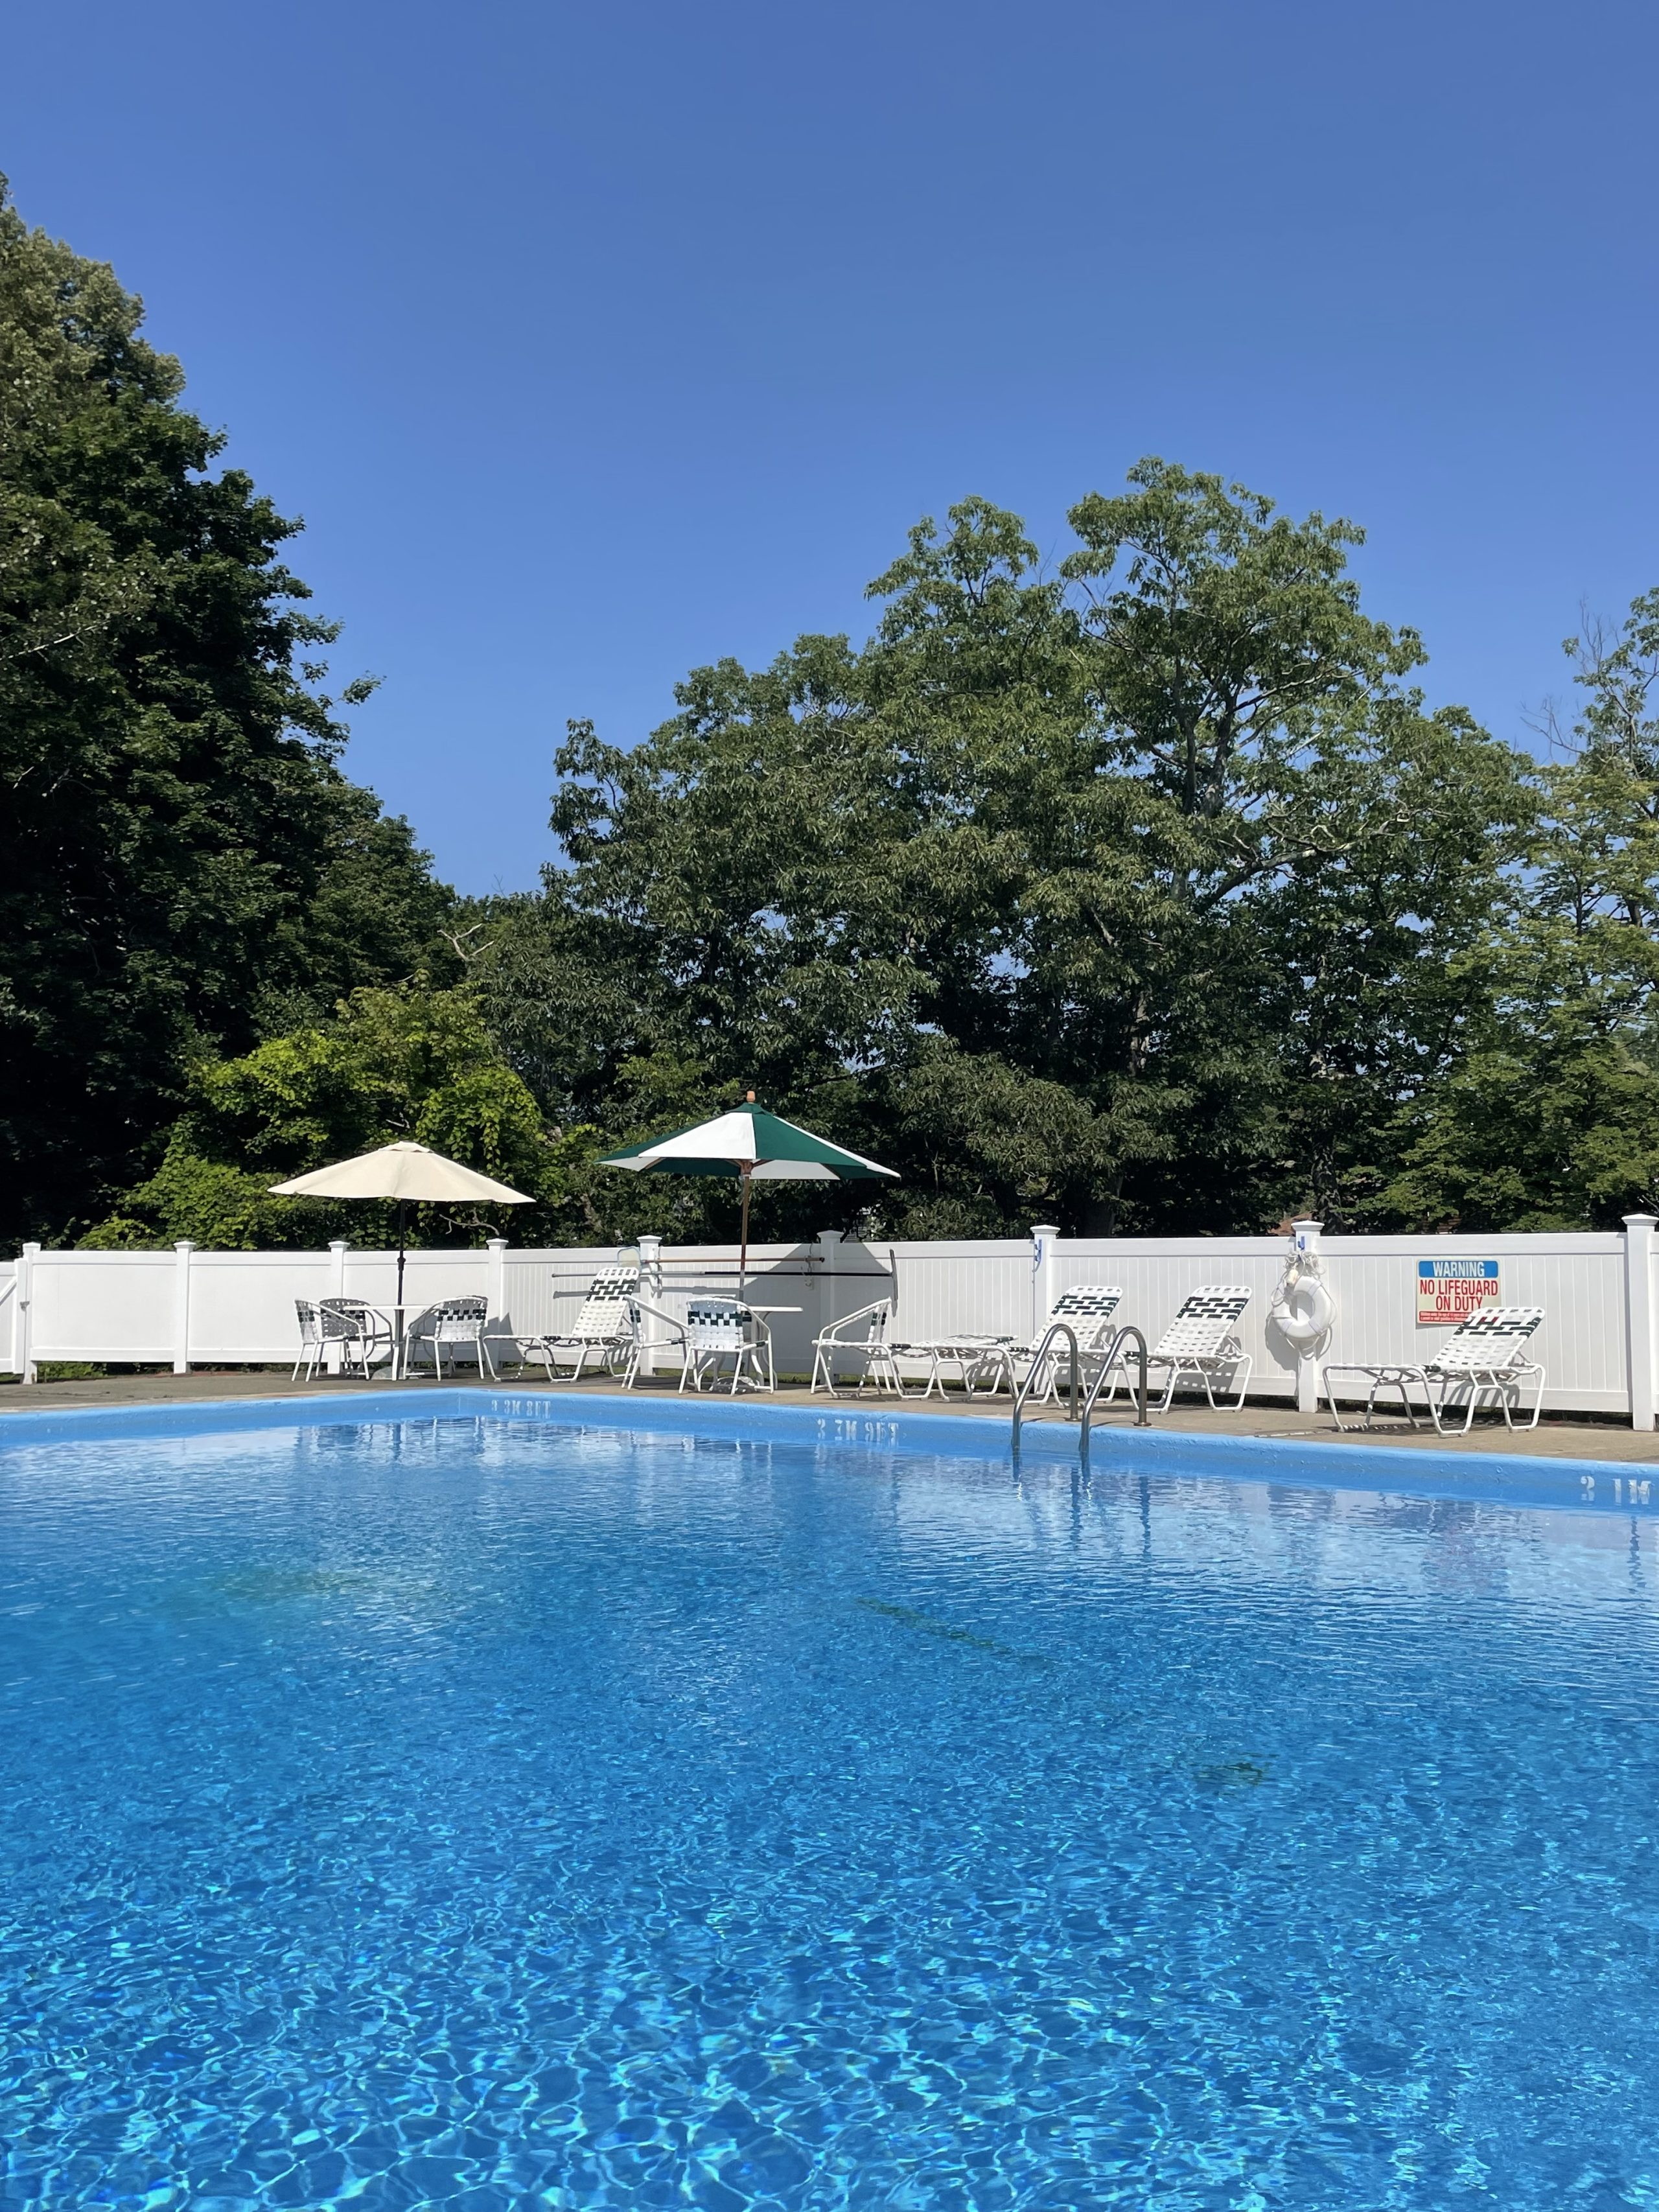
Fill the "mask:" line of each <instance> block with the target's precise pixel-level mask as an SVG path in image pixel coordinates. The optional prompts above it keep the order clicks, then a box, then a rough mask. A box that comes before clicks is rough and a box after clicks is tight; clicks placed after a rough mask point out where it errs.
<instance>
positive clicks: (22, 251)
mask: <svg viewBox="0 0 1659 2212" xmlns="http://www.w3.org/2000/svg"><path fill="white" fill-rule="evenodd" d="M140 318H141V308H140V305H139V302H138V301H137V300H136V299H135V298H133V297H132V296H131V295H130V294H128V293H126V292H125V291H124V290H123V289H122V288H121V287H120V285H119V284H118V283H117V282H116V279H115V277H114V276H113V275H112V272H111V271H110V270H108V269H107V268H106V267H104V266H101V265H100V264H96V263H94V262H89V261H87V260H84V259H82V258H80V257H78V256H77V255H76V254H74V253H72V252H70V250H69V248H68V247H67V246H63V245H60V244H58V243H57V242H56V241H54V240H52V239H50V238H48V237H46V235H45V234H42V233H40V232H39V231H30V230H28V229H27V228H25V226H24V225H23V223H22V222H21V220H20V219H19V218H18V216H16V214H15V211H14V210H12V209H11V207H10V205H9V202H8V201H7V199H6V197H5V194H4V189H3V183H0V789H3V793H4V804H3V805H0V1152H3V1155H4V1157H5V1160H6V1163H7V1171H6V1173H5V1175H4V1176H3V1178H0V1193H3V1195H0V1235H8V1234H9V1235H12V1236H15V1235H17V1234H19V1233H27V1232H33V1233H37V1234H42V1233H43V1234H46V1235H52V1234H56V1233H60V1232H62V1231H64V1230H65V1229H66V1228H68V1227H69V1226H70V1225H71V1224H73V1223H74V1222H75V1220H76V1218H80V1219H82V1220H84V1219H86V1218H88V1214H89V1212H91V1210H92V1209H93V1208H94V1207H95V1206H97V1205H98V1204H99V1203H100V1194H101V1196H102V1200H103V1201H104V1202H106V1200H107V1194H109V1192H110V1191H111V1190H112V1189H114V1188H120V1187H121V1185H122V1184H124V1183H125V1182H130V1181H131V1178H132V1176H133V1175H134V1173H135V1172H136V1170H137V1168H138V1167H139V1166H140V1164H142V1163H143V1161H144V1160H145V1158H146V1157H147V1155H150V1154H152V1153H153V1148H154V1146H155V1142H156V1140H157V1136H158V1133H159V1132H160V1131H161V1129H162V1128H164V1127H165V1126H166V1125H167V1123H168V1122H169V1121H171V1120H172V1118H173V1115H175V1114H176V1113H177V1111H178V1109H179V1103H180V1101H181V1099H182V1097H183V1095H184V1091H185V1083H186V1080H187V1076H188V1070H189V1068H190V1066H191V1064H192V1063H193V1061H194V1060H196V1059H197V1057H199V1056H200V1055H201V1054H204V1053H212V1052H215V1051H221V1050H223V1051H229V1052H232V1053H235V1052H240V1051H241V1050H243V1049H245V1048H246V1047H247V1046H249V1045H250V1044H252V1042H254V1041H255V1039H256V1038H257V1037H258V1036H259V1035H260V1034H261V1033H262V1031H263V1030H267V1029H269V1028H270V1027H271V1026H273V1025H276V1026H281V1025H282V1024H285V1023H289V1022H292V1021H294V1020H295V1019H297V1018H303V1017H304V1016H305V1015H307V1014H308V1013H312V1012H320V1011H322V1010H324V1009H325V1008H326V1007H327V1006H330V1005H331V1004H332V1002H333V1001H334V1000H335V999H336V998H337V997H338V996H339V995H340V994H341V993H343V992H345V991H349V990H351V989H353V988H355V987H359V986H362V985H366V984H369V983H374V982H377V981H393V980H396V979H397V978H398V977H401V976H404V975H408V974H410V973H411V972H413V970H414V969H416V967H417V966H420V965H421V964H422V963H427V964H431V963H435V962H436V961H437V960H439V958H440V957H441V945H440V944H439V943H438V942H437V941H436V940H437V933H438V931H439V928H440V925H441V923H442V921H443V920H444V918H445V915H446V913H447V905H448V895H447V893H446V892H444V891H443V890H441V887H439V886H437V885H435V884H434V883H433V881H432V879H431V876H430V873H429V871H428V866H427V864H426V860H425V858H424V856H423V855H422V854H418V853H417V852H416V850H415V848H414V846H413V843H412V841H411V839H410V834H409V831H408V829H407V826H406V825H405V824H404V823H402V822H398V821H392V820H388V819H387V818H386V817H384V816H383V815H382V814H381V812H380V808H379V805H378V804H377V803H376V801H375V800H374V798H373V796H372V795H371V794H370V793H367V792H364V791H362V790H359V789H357V788H356V787H354V786H352V785H351V784H349V782H347V781H346V780H345V779H344V777H343V775H341V774H340V772H339V770H338V768H337V766H336V764H335V762H336V756H337V753H338V750H339V748H340V746H341V744H343V740H344V737H345V730H344V726H343V724H342V723H341V722H340V721H339V720H338V719H337V705H339V704H349V703H350V702H352V701H353V700H355V699H357V698H360V697H362V696H363V695H364V692H365V690H367V689H368V688H369V687H368V685H367V684H364V683H359V684H348V685H347V686H346V687H345V688H344V689H343V690H341V691H340V692H339V693H338V694H337V697H335V696H331V695H330V694H329V693H328V692H327V691H326V690H323V689H322V688H321V686H322V685H323V684H324V683H325V676H326V671H325V667H324V665H323V664H322V662H321V661H320V659H318V658H317V657H316V656H317V655H318V653H319V651H320V650H321V648H323V647H325V646H326V645H327V644H328V642H329V641H331V639H332V637H333V635H334V631H333V629H332V628H331V626H330V625H328V624H326V623H321V622H319V620H317V619H316V618H315V617H313V616H312V615H310V614H308V613H307V612H306V611H304V602H305V600H306V599H307V592H306V589H305V586H303V585H302V584H301V583H300V582H299V581H298V580H296V579H295V577H294V576H293V575H291V574H289V571H288V570H287V568H285V567H284V566H283V562H282V560H281V557H280V556H281V548H282V547H283V544H284V542H285V541H286V540H287V539H288V538H290V537H292V535H293V534H294V532H295V528H296V527H297V526H296V525H295V524H292V523H289V522H287V521H285V520H283V518H282V517H281V516H279V515H278V514H277V513H276V511H275V509H274V508H273V507H271V505H270V502H269V501H267V500H264V499H263V498H261V497H260V496H259V495H258V494H257V493H256V491H255V490H254V489H253V486H252V483H250V482H249V480H248V478H247V477H246V476H245V475H243V474H242V473H241V472H240V471H236V470H225V471H221V472H220V473H218V474H217V475H216V474H214V473H213V464H214V461H215V459H216V455H217V453H218V452H219V450H220V447H221V444H222V441H221V440H220V439H219V438H217V437H216V436H215V435H213V434H211V433H210V431H209V430H208V429H207V428H205V427H204V425H203V423H202V422H199V421H198V420H197V418H196V416H193V415H191V413H190V412H189V411H188V410H186V409H185V408H184V407H183V406H182V405H181V404H179V392H180V390H181V388H182V385H183V376H182V373H181V371H180V370H179V366H178V364H177V362H174V361H173V360H171V359H170V358H168V357H167V356H166V355H163V354H160V353H157V352H155V350H154V349H152V348H151V347H149V345H148V344H146V343H144V341H143V339H142V338H141V337H139V336H138V329H139V323H140Z"/></svg>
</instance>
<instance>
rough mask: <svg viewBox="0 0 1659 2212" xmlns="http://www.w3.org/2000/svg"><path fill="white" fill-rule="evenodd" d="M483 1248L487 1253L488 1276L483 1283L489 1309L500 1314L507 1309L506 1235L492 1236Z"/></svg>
mask: <svg viewBox="0 0 1659 2212" xmlns="http://www.w3.org/2000/svg"><path fill="white" fill-rule="evenodd" d="M484 1250H485V1251H486V1252H488V1253H489V1272H488V1278H487V1280H486V1283H485V1292H486V1295H487V1296H488V1297H489V1310H490V1312H491V1313H493V1314H502V1313H505V1312H506V1311H507V1239H506V1237H491V1238H490V1240H489V1243H487V1244H486V1245H485V1246H484Z"/></svg>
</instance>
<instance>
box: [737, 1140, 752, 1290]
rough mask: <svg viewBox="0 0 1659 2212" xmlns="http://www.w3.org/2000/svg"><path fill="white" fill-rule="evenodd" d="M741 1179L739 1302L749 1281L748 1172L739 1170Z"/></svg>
mask: <svg viewBox="0 0 1659 2212" xmlns="http://www.w3.org/2000/svg"><path fill="white" fill-rule="evenodd" d="M738 1174H739V1175H740V1176H742V1178H743V1243H742V1246H741V1248H740V1249H739V1251H738V1300H739V1302H741V1300H742V1297H743V1293H744V1285H745V1284H746V1283H747V1282H748V1280H749V1177H750V1170H749V1169H748V1168H740V1169H739V1170H738Z"/></svg>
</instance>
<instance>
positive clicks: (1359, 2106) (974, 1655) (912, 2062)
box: [0, 1417, 1659, 2212]
mask: <svg viewBox="0 0 1659 2212" xmlns="http://www.w3.org/2000/svg"><path fill="white" fill-rule="evenodd" d="M20 1433H21V1432H19V1431H12V1432H11V1434H12V1437H13V1438H14V1439H15V1437H17V1435H18V1434H20ZM911 1433H915V1434H921V1433H922V1432H921V1431H915V1432H911ZM982 1434H983V1432H982V1431H981V1435H982ZM994 1441H998V1440H987V1444H994ZM984 1448H987V1447H986V1446H981V1449H984ZM1130 1448H1131V1447H1130V1446H1128V1445H1127V1444H1121V1445H1120V1444H1115V1443H1114V1442H1113V1441H1112V1440H1111V1439H1109V1438H1106V1437H1103V1438H1100V1439H1098V1440H1097V1460H1096V1465H1095V1468H1094V1469H1093V1472H1092V1474H1091V1478H1090V1479H1089V1480H1087V1481H1086V1482H1085V1481H1083V1480H1080V1479H1079V1477H1078V1476H1077V1475H1076V1474H1074V1473H1073V1471H1072V1470H1071V1469H1069V1468H1067V1467H1066V1466H1065V1465H1064V1464H1061V1463H1058V1462H1053V1461H1043V1460H1041V1459H1040V1460H1039V1461H1038V1462H1036V1464H1028V1465H1027V1466H1026V1467H1025V1468H1024V1470H1023V1471H1022V1473H1021V1474H1018V1476H1016V1475H1015V1474H1014V1473H1013V1472H1012V1470H1011V1468H1009V1466H1008V1465H1007V1464H1006V1462H997V1461H995V1460H984V1459H973V1458H964V1457H943V1456H933V1455H929V1454H927V1452H925V1451H917V1450H915V1449H902V1448H892V1447H891V1446H886V1445H883V1444H881V1443H855V1444H854V1445H851V1446H849V1445H848V1444H846V1443H839V1442H836V1440H835V1439H834V1437H826V1439H825V1441H824V1442H823V1443H819V1442H818V1441H817V1439H816V1438H815V1437H814V1436H813V1434H811V1432H804V1433H801V1434H799V1435H797V1436H795V1437H791V1436H790V1435H789V1434H788V1433H787V1432H785V1431H779V1432H777V1433H775V1434H766V1433H759V1432H756V1433H750V1434H748V1435H746V1436H745V1435H744V1433H742V1432H741V1431H740V1428H738V1429H734V1432H733V1433H732V1434H728V1435H722V1434H720V1433H719V1432H718V1431H717V1430H716V1429H714V1428H711V1429H710V1430H709V1431H707V1432H704V1433H700V1434H697V1435H694V1436H685V1435H677V1434H675V1433H672V1432H671V1431H656V1432H650V1431H636V1432H631V1433H630V1432H626V1431H608V1432H605V1431H590V1432H587V1433H576V1432H573V1431H567V1430H562V1429H560V1428H558V1427H556V1426H550V1425H549V1424H548V1423H547V1422H546V1421H545V1420H543V1421H535V1420H530V1419H525V1420H513V1419H477V1418H459V1417H458V1418H453V1419H419V1420H404V1421H402V1422H387V1423H384V1424H380V1425H374V1424H364V1425H313V1426H311V1427H309V1428H295V1427H265V1428H258V1427H250V1428H245V1429H241V1430H239V1431H227V1432H222V1433H221V1432H214V1431H211V1430H202V1431H198V1432H196V1433H192V1434H189V1435H185V1436H182V1437H179V1436H173V1437H170V1436H167V1435H165V1434H160V1433H156V1434H148V1435H146V1434H127V1435H121V1434H118V1433H115V1432H112V1431H111V1432H100V1431H97V1430H95V1429H92V1430H88V1431H86V1432H85V1433H82V1434H79V1435H77V1434H76V1433H74V1432H73V1431H70V1432H68V1433H65V1434H64V1435H62V1436H60V1437H58V1438H57V1439H56V1440H54V1439H53V1437H52V1436H51V1434H50V1433H48V1434H47V1435H46V1437H44V1438H43V1440H41V1441H39V1442H33V1443H30V1442H27V1441H26V1442H23V1443H18V1442H16V1441H15V1440H14V1441H13V1442H12V1443H10V1445H9V1448H7V1449H0V1698H3V1706H0V1782H3V1788H0V1807H3V1818H0V2159H3V2164H0V2172H3V2176H4V2179H3V2181H0V2203H3V2204H4V2205H5V2206H8V2207H10V2206H24V2205H28V2206H35V2205H38V2206H42V2207H68V2206H82V2205H87V2206H91V2205H98V2206H119V2207H134V2208H137V2207H145V2208H152V2212H160V2209H161V2208H174V2207H177V2208H185V2207H189V2208H190V2212H233V2208H234V2212H252V2208H256V2207H258V2208H261V2212H263V2208H265V2207H270V2206H291V2207H320V2206H332V2205H336V2204H350V2205H355V2206H361V2207H364V2208H368V2212H381V2208H390V2207H398V2208H404V2207H416V2206H428V2205H444V2206H454V2207H458V2208H467V2212H486V2208H489V2212H494V2208H502V2212H505V2208H508V2207H514V2208H516V2207H520V2206H560V2207H582V2208H588V2207H595V2206H604V2207H611V2206H617V2207H620V2206H628V2207H630V2208H644V2207H656V2206H664V2207H666V2206H704V2207H708V2208H712V2212H750V2209H751V2208H767V2212H781V2208H791V2212H794V2208H803V2209H804V2212H805V2209H807V2208H810V2212H819V2208H838V2207H843V2206H845V2207H860V2208H863V2207H872V2208H873V2207H878V2206H879V2207H896V2208H914V2212H934V2208H945V2212H948V2209H949V2208H961V2209H962V2212H969V2208H971V2212H991V2208H996V2207H1004V2206H1006V2207H1011V2208H1012V2207H1020V2208H1025V2207H1034V2208H1035V2207H1042V2208H1054V2212H1062V2208H1064V2212H1073V2208H1092V2207H1097V2206H1099V2207H1124V2208H1131V2207H1132V2208H1134V2212H1200V2208H1201V2212H1211V2208H1215V2212H1220V2208H1228V2212H1267V2208H1279V2207H1305V2208H1318V2212H1327V2208H1334V2207H1344V2208H1358V2212H1371V2208H1396V2207H1397V2208H1412V2212H1416V2208H1424V2212H1429V2208H1434V2212H1443V2208H1449V2207H1461V2206H1492V2207H1500V2208H1503V2212H1532V2208H1534V2207H1535V2208H1546V2207H1547V2208H1549V2212H1561V2209H1562V2208H1568V2207H1571V2208H1582V2212H1611V2208H1613V2207H1615V2206H1618V2207H1623V2206H1659V1887H1656V1863H1655V1855H1654V1846H1655V1827H1656V1820H1659V1706H1656V1702H1655V1680H1656V1675H1655V1658H1656V1650H1659V1632H1656V1631H1659V1622H1656V1594H1659V1559H1656V1553H1655V1543H1654V1536H1655V1528H1654V1522H1653V1513H1652V1511H1650V1509H1648V1508H1647V1506H1646V1505H1645V1504H1644V1505H1643V1506H1642V1507H1641V1508H1640V1509H1639V1510H1622V1493H1621V1510H1611V1509H1609V1507H1608V1504H1607V1491H1606V1482H1607V1479H1608V1478H1607V1477H1606V1476H1604V1477H1603V1488H1602V1491H1601V1501H1600V1506H1599V1508H1598V1510H1595V1511H1589V1510H1571V1509H1572V1508H1573V1506H1574V1504H1575V1493H1576V1492H1577V1481H1576V1480H1574V1478H1572V1477H1571V1474H1563V1473H1561V1472H1560V1471H1557V1474H1556V1475H1555V1478H1554V1480H1555V1481H1556V1485H1557V1490H1556V1494H1557V1495H1558V1497H1559V1498H1560V1500H1561V1501H1562V1506H1563V1510H1549V1509H1543V1508H1539V1507H1536V1506H1530V1505H1525V1504H1516V1503H1513V1502H1509V1501H1506V1500H1505V1499H1504V1498H1502V1497H1496V1496H1486V1497H1474V1496H1470V1497H1467V1498H1455V1497H1435V1496H1430V1495H1425V1494H1417V1493H1414V1492H1412V1491H1411V1490H1410V1489H1409V1488H1408V1487H1407V1488H1402V1489H1401V1490H1400V1491H1399V1492H1397V1493H1396V1494H1393V1495H1390V1494H1387V1493H1385V1492H1374V1491H1365V1490H1360V1489H1355V1488H1352V1487H1351V1488H1348V1489H1346V1490H1344V1491H1337V1490H1334V1489H1331V1488H1327V1487H1315V1486H1306V1485H1305V1483H1304V1484H1285V1483H1282V1482H1281V1483H1280V1484H1279V1486H1274V1484H1273V1481H1272V1480H1270V1478H1271V1477H1272V1475H1273V1473H1274V1468H1273V1463H1272V1462H1270V1460H1269V1459H1267V1457H1266V1456H1258V1457H1257V1458H1255V1459H1254V1460H1249V1459H1246V1460H1243V1461H1240V1462H1236V1464H1237V1466H1240V1467H1242V1468H1243V1470H1244V1473H1245V1475H1246V1476H1247V1477H1248V1479H1237V1478H1235V1479H1227V1478H1225V1477H1223V1476H1218V1475H1216V1474H1213V1473H1206V1472H1204V1471H1202V1468H1203V1465H1204V1464H1205V1462H1202V1460H1201V1457H1200V1458H1197V1459H1195V1458H1194V1457H1192V1456H1191V1455H1187V1456H1183V1455H1182V1453H1181V1452H1180V1451H1178V1450H1174V1449H1165V1450H1164V1452H1163V1453H1162V1455H1161V1456H1159V1455H1158V1454H1156V1453H1153V1454H1152V1455H1151V1456H1150V1457H1148V1456H1146V1455H1143V1458H1142V1460H1141V1461H1140V1462H1139V1463H1137V1464H1136V1465H1134V1466H1133V1467H1127V1466H1125V1465H1123V1464H1122V1463H1121V1453H1123V1452H1126V1451H1127V1450H1128V1449H1130ZM1137 1449H1139V1448H1137ZM1213 1459H1214V1455H1213V1454H1212V1455H1211V1463H1212V1462H1213ZM1358 1464H1359V1455H1356V1456H1355V1457H1354V1458H1351V1459H1348V1460H1346V1461H1345V1462H1344V1466H1345V1469H1346V1479H1347V1480H1349V1481H1350V1482H1352V1480H1354V1479H1355V1471H1356V1469H1357V1468H1358ZM1403 1465H1404V1462H1401V1466H1402V1467H1403ZM1364 1468H1365V1469H1366V1470H1367V1473H1366V1476H1365V1479H1368V1480H1375V1481H1378V1482H1384V1481H1386V1480H1388V1477H1387V1476H1386V1474H1385V1473H1384V1468H1385V1460H1384V1457H1383V1455H1377V1456H1376V1457H1375V1458H1366V1459H1364ZM1195 1470H1197V1471H1195ZM1440 1479H1441V1481H1442V1485H1443V1486H1444V1484H1445V1482H1446V1480H1447V1477H1446V1474H1445V1470H1444V1468H1442V1469H1441V1475H1440ZM1656 1510H1659V1509H1656Z"/></svg>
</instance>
